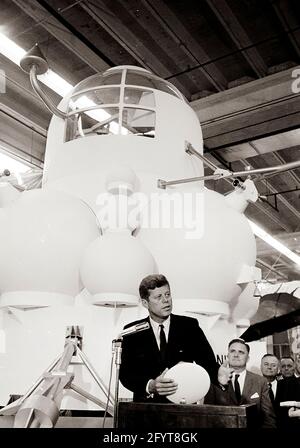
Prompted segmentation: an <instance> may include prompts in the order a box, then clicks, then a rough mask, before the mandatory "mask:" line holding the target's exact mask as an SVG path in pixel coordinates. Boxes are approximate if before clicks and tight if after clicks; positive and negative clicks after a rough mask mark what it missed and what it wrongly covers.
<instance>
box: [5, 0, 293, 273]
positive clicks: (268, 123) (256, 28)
mask: <svg viewBox="0 0 300 448" xmlns="http://www.w3.org/2000/svg"><path fill="white" fill-rule="evenodd" d="M0 32H1V33H3V34H5V35H6V36H8V37H9V38H10V39H12V40H13V41H14V42H16V43H17V44H18V45H20V46H21V47H22V48H24V49H25V50H29V49H30V48H31V47H32V46H33V45H34V44H35V43H36V42H37V43H38V44H39V46H40V48H41V50H42V51H43V53H44V55H45V56H46V58H47V60H48V62H49V66H50V67H51V69H52V70H54V71H55V72H56V73H58V74H59V75H61V76H62V77H63V78H64V79H65V80H67V81H68V82H70V83H71V84H76V83H78V82H79V81H81V80H82V79H84V78H86V77H87V76H90V75H92V74H94V73H96V72H99V71H104V70H106V69H107V68H109V67H113V66H115V65H138V66H141V67H144V68H147V69H150V70H151V71H152V72H153V73H155V74H157V75H158V76H160V77H162V78H164V79H166V80H168V81H170V82H171V83H173V84H175V85H176V87H177V88H178V89H179V90H180V91H181V92H182V93H183V94H184V95H185V96H186V98H187V99H188V101H189V102H190V104H191V106H192V107H193V108H194V110H195V111H196V113H197V115H198V117H199V119H200V121H201V124H202V130H203V137H204V146H205V153H206V156H207V157H208V158H209V159H210V160H211V161H213V162H214V163H215V164H217V165H218V166H220V167H221V168H230V169H232V170H234V171H241V170H244V169H245V167H251V168H264V167H270V166H274V165H281V164H285V163H288V162H292V161H297V160H299V159H300V97H299V95H300V93H299V91H300V82H299V83H297V76H299V77H300V67H297V66H299V62H300V3H299V2H298V1H297V0H198V1H192V0H185V1H182V0H165V1H163V0H77V1H75V0H47V1H44V0H2V1H1V11H0ZM0 67H1V69H3V70H4V71H5V76H6V94H1V95H0V129H1V133H0V144H1V145H2V146H3V147H4V148H6V149H7V150H9V151H10V152H12V153H13V154H16V155H17V156H18V157H20V158H22V159H24V160H26V161H28V162H30V163H32V164H33V165H34V166H40V167H41V166H42V165H43V157H44V149H45V141H46V137H47V129H48V125H49V121H50V113H49V112H48V111H47V110H46V109H45V107H44V106H43V105H42V103H41V102H40V100H39V99H38V98H37V97H36V95H35V94H34V92H33V91H32V88H31V86H30V83H29V79H28V76H27V75H26V74H25V73H24V72H23V71H22V70H21V69H20V68H19V67H18V66H17V65H15V64H14V63H13V62H11V61H10V60H9V59H7V58H6V57H5V56H3V55H0ZM297 70H299V74H298V72H297ZM298 84H299V85H298ZM46 90H47V89H46ZM298 90H299V91H298ZM47 93H48V95H49V96H51V98H52V99H53V101H54V102H55V104H57V103H58V102H59V100H60V97H59V96H58V95H57V94H55V93H54V92H52V91H50V90H47ZM3 168H5V167H3ZM1 169H2V167H0V171H1ZM211 172H212V171H211V169H210V168H206V173H207V174H210V173H211ZM207 186H208V187H209V188H213V189H215V190H216V191H219V192H222V193H225V192H227V191H229V190H230V189H231V188H232V187H231V186H230V185H229V184H228V183H227V182H225V181H223V180H221V181H218V182H215V181H209V182H207ZM256 186H257V188H258V190H259V193H260V199H259V201H258V202H257V203H256V204H253V205H250V206H249V207H248V209H247V212H246V214H247V216H248V217H249V218H250V219H251V220H252V221H254V222H256V223H257V224H259V225H260V226H262V227H264V228H265V230H267V231H269V232H270V233H272V235H273V236H275V237H276V238H277V239H278V240H280V241H281V242H283V243H284V244H285V245H286V246H287V247H289V248H290V249H291V250H292V251H294V252H295V253H298V254H299V255H300V200H299V198H300V169H299V168H298V169H294V170H293V171H288V172H283V173H280V174H276V175H273V176H270V177H268V178H266V179H257V180H256ZM257 243H258V266H259V267H260V268H262V271H263V277H264V278H266V279H267V280H270V281H287V280H295V279H300V270H299V267H298V268H297V266H296V265H295V263H293V262H292V261H290V260H289V259H288V258H286V257H285V256H284V255H280V254H279V252H277V251H276V250H274V249H272V248H271V247H270V246H268V245H267V244H266V243H264V242H262V241H261V240H258V241H257Z"/></svg>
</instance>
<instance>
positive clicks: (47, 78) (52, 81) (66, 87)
mask: <svg viewBox="0 0 300 448" xmlns="http://www.w3.org/2000/svg"><path fill="white" fill-rule="evenodd" d="M0 53H2V54H3V55H4V56H5V57H7V58H8V59H10V60H11V61H12V62H14V63H15V64H17V65H19V66H20V60H21V59H22V57H23V56H24V55H25V54H26V51H25V50H24V49H23V48H21V47H19V45H17V44H16V43H15V42H13V41H12V40H11V39H9V38H8V37H7V36H5V35H4V34H2V33H0ZM38 79H39V81H41V82H42V83H43V84H45V85H46V86H47V87H49V89H51V90H53V91H54V92H56V93H57V94H58V95H60V96H61V97H63V96H65V95H66V94H67V93H68V92H70V90H71V89H72V88H73V87H74V86H73V85H72V84H70V83H68V82H67V81H66V80H65V79H64V78H62V77H61V76H59V75H58V74H57V73H55V72H53V71H52V70H50V69H49V70H48V71H47V73H44V74H43V75H39V76H38ZM80 102H81V104H78V105H80V106H81V107H89V106H95V103H94V102H93V101H91V100H89V99H88V98H87V97H81V98H80V100H79V101H77V103H80ZM85 113H86V115H89V116H90V117H92V118H94V119H95V120H97V121H99V122H101V121H103V120H104V119H106V118H109V117H110V115H109V114H108V113H107V112H106V111H105V110H103V109H97V110H93V111H87V112H85ZM110 130H111V132H112V133H113V134H118V133H119V124H118V123H116V122H112V123H111V126H110ZM121 133H122V134H123V135H127V134H128V133H129V131H128V129H126V128H124V127H123V126H121Z"/></svg>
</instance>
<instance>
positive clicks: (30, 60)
mask: <svg viewBox="0 0 300 448" xmlns="http://www.w3.org/2000/svg"><path fill="white" fill-rule="evenodd" d="M20 67H21V68H22V70H24V72H26V73H29V77H30V83H31V86H32V88H33V90H34V92H35V93H36V94H37V96H38V97H39V98H40V99H41V101H42V102H43V103H44V104H45V106H46V107H47V109H48V110H49V111H50V112H51V113H52V114H54V115H56V116H57V117H59V118H62V119H63V120H64V119H65V118H67V114H66V113H65V112H62V111H61V110H59V109H58V108H57V107H56V106H55V105H54V104H53V103H52V101H51V99H50V98H49V97H48V96H47V95H46V93H45V92H44V91H43V89H42V88H41V87H40V84H39V81H38V78H37V75H43V74H44V73H46V72H47V71H48V62H47V60H46V58H45V56H44V55H43V53H42V52H41V50H40V48H39V46H38V44H35V45H34V47H32V48H31V50H29V51H28V52H27V53H26V54H25V56H23V58H22V59H21V61H20Z"/></svg>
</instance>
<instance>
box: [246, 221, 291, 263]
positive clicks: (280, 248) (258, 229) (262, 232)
mask: <svg viewBox="0 0 300 448" xmlns="http://www.w3.org/2000/svg"><path fill="white" fill-rule="evenodd" d="M248 222H249V224H250V226H251V228H252V230H253V233H254V234H255V235H256V236H258V237H259V238H261V239H262V240H263V241H265V242H266V243H267V244H269V245H270V246H272V247H273V248H274V249H276V250H278V252H281V253H282V254H283V255H285V256H286V257H288V258H289V259H290V260H292V261H293V262H294V263H296V264H297V265H298V266H300V257H299V255H297V254H295V252H292V251H291V250H290V249H288V248H287V247H286V246H285V245H284V244H282V243H281V242H280V241H278V240H276V239H275V238H273V237H272V236H271V235H270V234H269V233H268V232H266V231H265V230H264V229H262V228H261V227H259V226H258V225H257V224H255V223H254V222H252V221H250V219H248Z"/></svg>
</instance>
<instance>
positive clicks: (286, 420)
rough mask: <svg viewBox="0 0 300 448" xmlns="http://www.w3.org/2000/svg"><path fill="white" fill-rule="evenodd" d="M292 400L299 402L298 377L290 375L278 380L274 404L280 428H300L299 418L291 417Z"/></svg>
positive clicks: (299, 385) (299, 387)
mask: <svg viewBox="0 0 300 448" xmlns="http://www.w3.org/2000/svg"><path fill="white" fill-rule="evenodd" d="M294 401H296V402H298V403H300V378H297V377H296V376H294V375H292V376H289V377H287V378H284V379H282V380H280V381H278V386H277V394H276V398H275V405H276V410H277V415H278V426H279V427H280V428H297V429H299V428H300V419H298V418H291V415H292V414H293V409H294V406H293V404H292V402H294ZM280 403H285V404H287V406H281V405H280ZM294 411H295V409H294ZM295 414H296V413H295Z"/></svg>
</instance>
